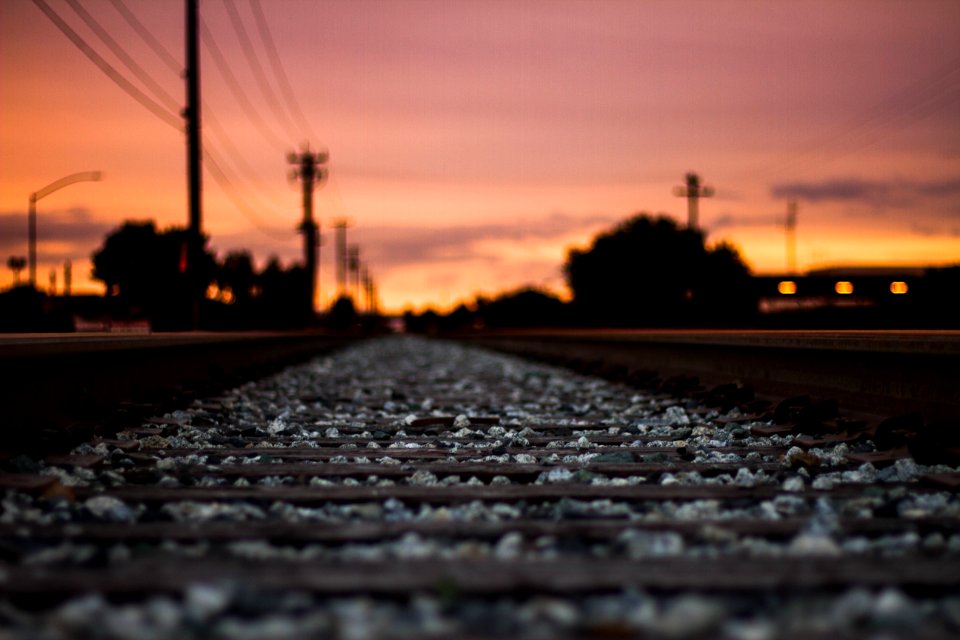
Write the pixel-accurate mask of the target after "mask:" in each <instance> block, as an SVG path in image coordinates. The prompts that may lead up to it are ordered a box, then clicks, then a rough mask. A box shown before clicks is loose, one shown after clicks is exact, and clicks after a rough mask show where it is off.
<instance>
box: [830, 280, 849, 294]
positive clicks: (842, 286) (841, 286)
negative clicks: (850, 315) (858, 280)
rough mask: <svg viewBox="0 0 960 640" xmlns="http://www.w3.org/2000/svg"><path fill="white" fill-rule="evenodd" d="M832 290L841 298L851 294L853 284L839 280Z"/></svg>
mask: <svg viewBox="0 0 960 640" xmlns="http://www.w3.org/2000/svg"><path fill="white" fill-rule="evenodd" d="M833 290H834V291H836V292H837V293H839V294H840V295H842V296H848V295H850V294H851V293H853V283H852V282H847V281H846V280H841V281H840V282H838V283H837V284H835V285H834V287H833Z"/></svg>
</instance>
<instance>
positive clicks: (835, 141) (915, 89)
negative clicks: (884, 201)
mask: <svg viewBox="0 0 960 640" xmlns="http://www.w3.org/2000/svg"><path fill="white" fill-rule="evenodd" d="M958 72H960V58H955V59H953V60H951V61H950V62H948V63H947V64H945V65H943V66H941V67H940V68H939V69H937V71H936V72H935V73H933V74H932V75H930V76H927V77H925V78H922V79H920V80H918V81H916V82H913V83H911V84H910V85H908V86H907V87H904V88H903V89H901V90H900V91H898V92H896V93H894V94H892V95H891V96H889V97H887V98H886V99H884V100H882V101H880V102H879V103H877V104H875V105H874V106H873V107H871V108H870V109H868V110H867V111H866V112H865V113H864V114H863V115H861V116H860V117H859V118H857V119H855V120H853V121H851V122H849V123H848V124H846V125H845V126H843V127H842V128H840V129H839V130H837V131H834V132H833V133H830V134H826V135H824V136H823V137H821V138H819V139H817V140H814V141H813V142H811V143H809V144H807V145H806V146H804V147H802V148H800V149H799V150H798V151H796V152H795V153H794V154H793V157H791V158H789V159H787V160H785V161H783V162H781V163H779V164H777V165H774V166H772V167H768V168H766V169H765V170H760V171H758V172H752V173H751V175H752V176H753V177H760V178H765V179H769V178H772V177H775V176H778V175H783V174H785V173H788V172H791V173H793V172H797V171H798V170H803V169H805V168H806V167H808V166H810V165H818V166H820V165H823V164H824V163H826V162H832V161H835V160H837V159H839V158H841V157H845V156H847V155H849V154H850V153H853V152H855V151H858V150H860V149H862V148H864V147H866V146H869V145H870V144H873V142H875V140H869V139H868V140H864V138H865V137H867V136H869V135H871V134H872V133H875V132H876V131H877V130H878V129H881V128H883V127H890V126H891V125H894V124H897V123H898V122H901V121H903V120H905V119H907V118H908V117H909V116H910V114H911V113H912V112H914V111H916V110H917V109H918V108H922V107H925V106H927V105H928V104H930V103H931V102H934V101H938V100H941V99H942V98H943V97H944V96H949V93H948V92H950V91H955V90H956V88H957V85H956V78H954V77H953V76H956V75H957V74H958ZM951 83H952V84H951ZM949 99H950V98H949V97H948V100H949ZM939 108H942V107H940V106H937V107H935V110H936V109H939ZM844 146H845V147H846V148H845V149H844V148H842V147H844ZM837 147H841V148H840V149H838V148H837ZM831 148H832V149H831Z"/></svg>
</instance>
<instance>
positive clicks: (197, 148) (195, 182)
mask: <svg viewBox="0 0 960 640" xmlns="http://www.w3.org/2000/svg"><path fill="white" fill-rule="evenodd" d="M186 3H187V4H186V17H187V33H186V41H187V58H186V60H187V64H186V69H184V78H185V80H186V81H187V106H186V107H185V108H184V110H183V118H184V120H185V121H186V128H187V182H188V193H189V196H188V197H189V207H190V227H189V229H188V234H187V243H188V246H187V279H188V280H189V282H190V300H191V307H192V314H191V322H192V325H193V329H199V328H200V303H201V300H202V297H203V294H204V289H205V287H204V284H205V283H204V282H202V276H203V274H201V273H200V264H201V262H202V258H201V256H202V254H203V240H202V233H203V232H202V227H201V219H202V214H201V205H202V198H201V190H202V183H201V170H202V169H201V164H200V161H201V153H202V148H201V142H200V42H199V30H200V16H199V8H198V3H199V0H186Z"/></svg>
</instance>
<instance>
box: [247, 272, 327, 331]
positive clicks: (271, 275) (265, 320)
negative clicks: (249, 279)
mask: <svg viewBox="0 0 960 640" xmlns="http://www.w3.org/2000/svg"><path fill="white" fill-rule="evenodd" d="M257 281H258V287H259V293H260V296H259V305H258V306H259V308H260V311H261V315H260V324H261V326H263V327H267V328H274V329H285V328H293V327H303V326H306V325H307V324H309V323H310V322H311V321H312V319H313V310H312V309H309V308H308V307H307V306H306V305H305V304H304V291H306V288H307V286H308V283H307V272H306V271H305V270H304V269H303V267H301V266H299V265H294V266H292V267H290V268H289V269H284V268H283V267H282V266H281V265H280V261H279V260H278V259H277V258H276V257H271V258H270V260H269V262H268V263H267V266H266V267H264V269H263V271H261V272H260V275H259V276H258V278H257Z"/></svg>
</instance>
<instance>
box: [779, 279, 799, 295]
mask: <svg viewBox="0 0 960 640" xmlns="http://www.w3.org/2000/svg"><path fill="white" fill-rule="evenodd" d="M777 291H779V292H780V293H782V294H783V295H785V296H792V295H793V294H795V293H796V292H797V283H796V282H794V281H793V280H784V281H783V282H781V283H780V284H778V285H777Z"/></svg>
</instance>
